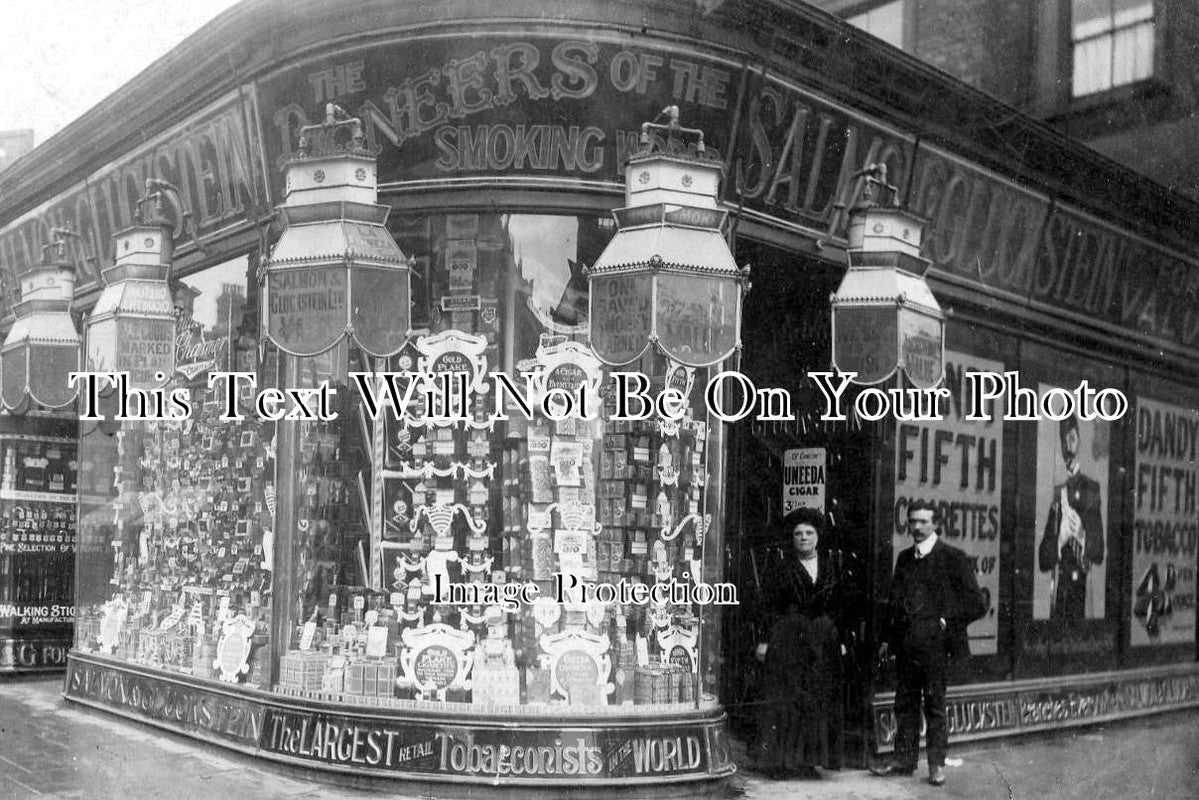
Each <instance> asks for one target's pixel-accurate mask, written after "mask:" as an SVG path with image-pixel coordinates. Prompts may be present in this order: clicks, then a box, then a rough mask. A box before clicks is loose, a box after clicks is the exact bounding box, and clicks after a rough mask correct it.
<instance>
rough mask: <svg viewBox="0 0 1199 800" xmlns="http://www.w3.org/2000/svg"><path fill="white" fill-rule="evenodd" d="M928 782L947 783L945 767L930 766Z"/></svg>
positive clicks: (934, 783) (935, 783) (933, 783)
mask: <svg viewBox="0 0 1199 800" xmlns="http://www.w3.org/2000/svg"><path fill="white" fill-rule="evenodd" d="M928 782H929V783H931V784H932V785H933V786H944V785H945V767H929V768H928Z"/></svg>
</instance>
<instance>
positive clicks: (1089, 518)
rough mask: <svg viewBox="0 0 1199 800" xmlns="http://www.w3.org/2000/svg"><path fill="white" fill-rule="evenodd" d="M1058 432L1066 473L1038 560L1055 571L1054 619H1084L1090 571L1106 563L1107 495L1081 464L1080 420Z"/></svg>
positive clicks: (1064, 423) (1043, 569) (1044, 568)
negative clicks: (1104, 496)
mask: <svg viewBox="0 0 1199 800" xmlns="http://www.w3.org/2000/svg"><path fill="white" fill-rule="evenodd" d="M1058 436H1059V438H1060V439H1061V445H1062V458H1063V459H1064V460H1065V462H1066V473H1067V477H1066V482H1065V483H1059V484H1058V485H1057V486H1054V487H1053V502H1052V504H1051V505H1050V506H1049V518H1048V519H1046V520H1045V530H1044V532H1043V533H1042V534H1041V546H1040V547H1039V548H1038V549H1039V551H1040V552H1039V553H1038V562H1039V564H1040V567H1041V572H1052V573H1053V580H1052V582H1051V584H1050V589H1049V591H1050V594H1049V618H1050V619H1085V618H1086V616H1087V573H1088V572H1090V570H1091V567H1092V565H1094V566H1098V565H1100V564H1102V563H1103V553H1104V541H1103V499H1102V497H1101V496H1100V494H1099V483H1098V482H1097V481H1095V480H1094V479H1093V478H1088V477H1087V476H1086V475H1083V474H1082V471H1081V470H1080V469H1079V467H1078V445H1079V437H1078V420H1077V419H1075V418H1074V417H1068V418H1067V419H1064V420H1062V421H1061V426H1060V428H1059V429H1058Z"/></svg>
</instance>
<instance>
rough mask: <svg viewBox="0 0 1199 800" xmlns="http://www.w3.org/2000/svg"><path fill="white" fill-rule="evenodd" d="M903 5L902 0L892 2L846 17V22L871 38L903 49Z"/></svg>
mask: <svg viewBox="0 0 1199 800" xmlns="http://www.w3.org/2000/svg"><path fill="white" fill-rule="evenodd" d="M903 4H904V0H892V2H890V3H884V4H883V5H880V6H875V7H874V8H872V9H870V10H869V11H864V12H862V13H860V14H855V15H853V16H852V17H847V18H846V20H845V21H846V22H848V23H849V24H850V25H853V26H854V27H856V28H861V29H862V30H864V31H866V33H869V34H871V35H873V36H877V37H878V38H880V39H882V40H883V41H884V42H886V43H887V44H890V45H894V46H895V47H900V48H902V47H903Z"/></svg>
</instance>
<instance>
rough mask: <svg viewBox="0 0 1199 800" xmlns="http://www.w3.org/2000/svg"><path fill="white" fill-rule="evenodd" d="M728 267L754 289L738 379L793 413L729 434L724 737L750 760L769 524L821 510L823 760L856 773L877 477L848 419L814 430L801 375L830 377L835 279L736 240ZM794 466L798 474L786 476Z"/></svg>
mask: <svg viewBox="0 0 1199 800" xmlns="http://www.w3.org/2000/svg"><path fill="white" fill-rule="evenodd" d="M737 260H738V263H747V262H748V263H749V264H750V265H751V266H752V274H751V280H752V282H753V288H752V290H751V291H750V292H749V294H748V295H747V296H746V299H745V303H744V314H743V319H744V322H743V328H742V341H743V353H742V358H741V365H740V370H741V372H742V373H743V374H745V375H746V376H747V377H749V378H750V380H752V381H753V383H754V384H755V386H756V387H757V388H759V389H762V388H781V389H785V390H787V392H788V393H789V395H790V397H791V409H790V410H791V414H790V419H788V420H787V421H778V422H774V421H765V422H764V421H759V420H756V419H754V418H753V417H751V418H748V419H746V420H744V421H742V422H739V423H735V424H733V425H731V426H730V427H731V431H730V438H729V462H728V470H729V472H728V475H729V480H728V486H729V494H728V527H727V531H728V537H727V539H726V541H727V545H726V553H725V557H726V575H727V576H728V579H729V580H732V581H734V582H736V584H737V586H738V588H739V591H740V597H741V605H740V607H738V608H737V609H736V610H735V612H734V614H733V619H732V620H730V623H731V624H728V625H727V626H726V628H725V642H724V645H725V647H724V653H725V662H724V664H725V670H724V679H725V687H724V688H725V692H724V697H725V698H726V700H727V706H728V709H729V714H730V717H731V720H732V722H731V726H732V730H733V733H734V735H735V736H737V737H738V738H740V739H742V740H743V741H745V742H746V744H747V746H749V747H750V748H751V749H752V746H753V744H754V742H755V740H756V737H757V735H758V731H757V724H758V720H759V719H760V718H761V716H762V711H763V710H764V709H763V705H764V702H765V701H764V699H763V669H762V666H761V664H759V662H758V661H757V659H756V658H755V656H754V651H755V648H756V645H757V643H758V642H759V641H762V640H763V637H765V636H766V632H767V631H768V629H769V625H770V620H769V619H768V618H766V615H763V613H762V612H761V605H760V599H761V597H762V588H763V587H762V581H763V580H764V578H765V576H766V575H768V574H769V573H770V571H771V568H772V566H773V565H776V564H777V563H778V561H779V560H780V559H781V558H782V555H783V548H785V547H790V546H791V543H790V538H789V537H787V536H785V535H783V534H782V533H781V529H780V526H779V524H778V523H779V520H780V519H781V518H782V516H783V515H784V513H785V512H786V511H787V510H790V508H791V507H793V506H795V505H797V504H814V505H817V506H819V507H822V508H823V510H824V512H825V520H826V531H825V534H824V536H823V537H822V540H821V542H820V545H819V549H820V550H822V551H824V552H826V553H828V555H829V556H830V558H831V559H833V560H834V561H835V562H836V563H837V565H838V566H839V569H840V571H841V572H842V574H843V575H844V581H843V585H844V586H845V589H846V591H845V593H844V594H843V597H844V600H845V604H846V606H847V607H846V608H845V613H844V615H843V619H844V622H843V623H842V625H841V628H842V630H841V631H840V634H841V638H842V641H843V643H844V644H845V650H846V652H845V655H844V656H843V660H842V664H841V665H840V667H841V670H842V674H843V675H844V677H845V680H844V682H843V683H844V691H843V692H842V697H841V698H840V703H841V705H842V708H841V709H840V712H841V716H842V718H843V720H844V724H843V725H842V726H841V729H842V733H841V735H840V736H838V737H836V740H835V742H834V743H832V745H831V746H830V752H831V754H832V757H833V759H834V760H835V761H838V762H839V763H840V764H842V765H844V766H846V767H852V766H861V765H864V764H865V762H866V757H867V749H868V739H867V731H868V720H869V713H868V708H867V706H868V701H869V697H870V695H869V669H870V664H871V659H870V655H869V653H868V650H869V649H870V648H868V647H867V645H866V643H865V636H866V631H867V618H868V615H869V600H868V598H869V592H868V587H869V585H870V579H871V576H870V575H869V569H870V565H871V563H872V558H871V556H870V541H871V536H870V531H871V527H870V519H871V516H872V501H873V498H874V497H875V496H876V493H875V492H874V491H873V484H874V480H875V475H876V474H877V470H876V469H874V468H873V464H874V459H875V453H874V449H873V447H872V440H873V438H874V437H873V431H872V428H871V426H869V425H866V424H857V423H856V422H855V421H853V420H852V419H851V420H850V421H848V422H829V421H825V420H822V419H821V416H822V415H823V413H824V411H825V402H824V400H823V396H822V395H821V394H820V393H819V392H818V390H817V389H816V387H815V385H814V384H813V383H812V381H811V380H809V378H808V376H807V373H808V372H809V371H812V370H827V369H829V368H830V362H831V338H830V330H831V329H830V310H829V294H830V292H832V291H833V290H835V289H836V287H837V283H838V281H839V279H840V272H841V271H840V270H839V269H837V268H835V267H834V266H832V265H828V264H825V263H822V262H820V261H818V260H816V259H813V258H807V257H803V256H800V255H797V254H795V253H792V252H787V251H784V250H781V249H778V248H775V247H771V246H769V245H765V244H761V243H756V242H751V241H744V240H743V241H741V242H739V243H738V247H737ZM800 463H802V464H803V465H804V466H806V467H808V469H806V470H803V471H802V472H801V471H799V470H795V469H786V467H789V466H796V465H798V464H800ZM800 475H802V480H800V479H798V477H797V476H800ZM821 479H823V480H821Z"/></svg>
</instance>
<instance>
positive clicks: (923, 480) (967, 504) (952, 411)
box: [892, 350, 1003, 655]
mask: <svg viewBox="0 0 1199 800" xmlns="http://www.w3.org/2000/svg"><path fill="white" fill-rule="evenodd" d="M982 370H991V371H994V372H1003V364H1002V363H1000V362H998V361H991V360H990V359H986V358H977V357H975V356H971V355H967V354H965V353H958V352H954V351H952V350H946V351H945V383H944V384H943V385H944V386H945V387H947V388H948V389H949V390H950V392H951V396H950V398H949V401H948V402H947V403H943V404H942V406H941V409H940V410H941V414H942V415H943V416H944V417H945V418H944V419H943V420H938V421H935V422H903V421H900V422H898V423H897V424H898V427H897V429H896V444H895V458H896V463H895V526H894V532H893V536H894V539H893V542H892V544H893V549H894V555H893V558H898V556H899V553H900V552H901V551H902V550H904V549H906V548H908V547H911V546H912V538H911V536H909V535H908V532H907V507H908V503H909V502H910V501H912V500H916V499H921V500H930V501H932V502H933V503H935V504H936V505H937V507H938V508H939V509H940V512H941V513H940V517H941V527H940V531H939V535H940V536H941V537H942V538H943V540H944V541H945V542H946V543H947V544H951V545H953V546H954V547H956V548H958V549H960V550H963V551H964V552H965V553H966V555H967V556H969V557H970V561H971V562H972V563H973V564H974V571H975V575H976V577H977V578H978V585H979V587H980V588H981V589H982V590H983V592H984V593H985V594H986V596H987V598H988V600H989V608H988V609H987V613H986V616H984V617H983V618H982V619H980V620H978V621H977V622H975V623H974V624H972V625H971V626H970V628H969V629H968V633H969V635H970V652H971V653H973V654H974V655H993V654H995V653H996V652H998V631H999V627H998V626H999V622H998V617H997V615H996V608H997V606H998V600H999V531H1000V505H999V496H1000V491H1001V488H1002V486H1001V481H1000V475H1001V467H1002V465H1003V423H1002V422H1000V420H999V415H1000V413H1001V410H1002V409H1001V406H1000V404H998V403H996V404H994V408H993V412H994V416H993V417H992V419H990V420H987V421H972V420H967V419H966V418H965V417H966V414H968V413H969V406H968V405H967V404H966V398H965V387H964V385H963V381H962V376H963V375H964V374H965V373H966V372H977V371H982Z"/></svg>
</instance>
